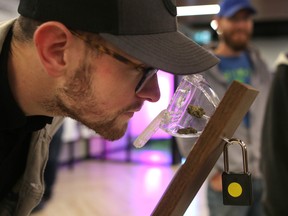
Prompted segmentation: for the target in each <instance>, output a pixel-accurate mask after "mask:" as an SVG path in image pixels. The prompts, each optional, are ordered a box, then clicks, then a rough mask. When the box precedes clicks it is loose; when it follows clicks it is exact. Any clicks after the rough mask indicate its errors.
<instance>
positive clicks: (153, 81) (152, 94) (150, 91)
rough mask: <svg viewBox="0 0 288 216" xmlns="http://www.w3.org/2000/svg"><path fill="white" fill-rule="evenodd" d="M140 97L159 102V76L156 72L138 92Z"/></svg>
mask: <svg viewBox="0 0 288 216" xmlns="http://www.w3.org/2000/svg"><path fill="white" fill-rule="evenodd" d="M137 95H138V97H141V98H143V99H145V100H147V101H149V102H157V101H158V100H159V99H160V89H159V84H158V77H157V74H155V75H154V76H153V77H151V78H150V79H149V81H147V83H146V84H145V86H144V87H143V88H142V89H141V90H140V91H139V92H138V93H137Z"/></svg>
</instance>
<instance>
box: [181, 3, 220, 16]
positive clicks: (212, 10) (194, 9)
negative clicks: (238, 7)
mask: <svg viewBox="0 0 288 216" xmlns="http://www.w3.org/2000/svg"><path fill="white" fill-rule="evenodd" d="M219 11H220V6H219V5H218V4H211V5H197V6H181V7H177V16H198V15H210V14H217V13H218V12H219Z"/></svg>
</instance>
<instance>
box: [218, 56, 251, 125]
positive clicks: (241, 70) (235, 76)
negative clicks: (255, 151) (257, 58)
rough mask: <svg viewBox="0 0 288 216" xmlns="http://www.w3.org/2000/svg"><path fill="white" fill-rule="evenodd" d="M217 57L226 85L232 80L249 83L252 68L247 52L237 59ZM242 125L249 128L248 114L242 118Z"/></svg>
mask: <svg viewBox="0 0 288 216" xmlns="http://www.w3.org/2000/svg"><path fill="white" fill-rule="evenodd" d="M218 57H219V58H220V60H221V61H220V63H219V64H218V67H219V70H220V71H221V73H222V74H223V76H224V77H225V79H226V81H227V82H228V83H231V82H232V81H233V80H237V81H239V82H242V83H246V84H250V83H251V74H252V69H253V68H252V64H251V61H250V58H249V56H248V53H247V52H243V53H242V54H241V55H240V56H237V57H223V56H218ZM244 123H245V125H246V127H249V126H250V121H249V112H248V113H247V114H246V116H245V118H244Z"/></svg>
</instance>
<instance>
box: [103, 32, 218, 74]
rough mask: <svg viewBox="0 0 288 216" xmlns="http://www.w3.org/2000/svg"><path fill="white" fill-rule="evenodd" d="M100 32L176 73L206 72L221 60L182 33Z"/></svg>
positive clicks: (152, 63) (140, 57)
mask: <svg viewBox="0 0 288 216" xmlns="http://www.w3.org/2000/svg"><path fill="white" fill-rule="evenodd" d="M100 35H101V36H102V37H103V38H104V39H105V40H107V41H108V42H110V43H112V44H113V45H115V46H117V47H118V48H120V49H121V50H123V51H124V52H126V53H127V54H128V55H130V56H133V57H135V58H137V59H138V60H140V61H141V62H143V63H145V64H147V65H149V66H152V67H155V68H158V69H160V70H163V71H166V72H169V73H172V74H176V75H186V74H194V73H199V72H203V71H205V70H208V69H209V68H211V67H213V66H214V65H215V64H217V63H218V62H219V59H218V58H216V57H215V56H214V55H213V54H212V53H210V52H209V51H207V50H206V49H204V48H203V47H201V46H200V45H198V44H197V43H195V42H193V41H191V40H190V39H189V38H188V37H186V36H185V35H183V34H182V33H180V32H168V33H160V34H151V35H124V36H123V35H112V34H107V33H100Z"/></svg>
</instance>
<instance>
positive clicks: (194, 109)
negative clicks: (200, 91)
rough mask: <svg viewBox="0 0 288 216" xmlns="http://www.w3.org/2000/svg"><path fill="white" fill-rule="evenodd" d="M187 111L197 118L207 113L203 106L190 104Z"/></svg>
mask: <svg viewBox="0 0 288 216" xmlns="http://www.w3.org/2000/svg"><path fill="white" fill-rule="evenodd" d="M187 112H188V113H189V114H190V115H191V116H194V117H196V118H202V117H203V115H205V111H204V109H203V108H202V107H199V106H194V105H189V106H188V108H187Z"/></svg>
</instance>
